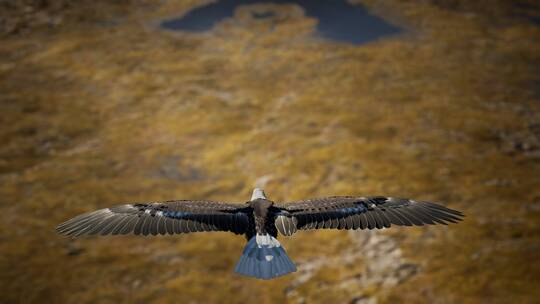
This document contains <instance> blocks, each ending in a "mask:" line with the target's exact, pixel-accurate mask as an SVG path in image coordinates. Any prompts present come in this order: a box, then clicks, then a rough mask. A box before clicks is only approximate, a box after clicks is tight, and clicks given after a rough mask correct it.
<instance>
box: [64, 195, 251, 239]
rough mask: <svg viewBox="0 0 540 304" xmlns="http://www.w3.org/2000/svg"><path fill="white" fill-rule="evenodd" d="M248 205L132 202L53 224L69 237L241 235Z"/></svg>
mask: <svg viewBox="0 0 540 304" xmlns="http://www.w3.org/2000/svg"><path fill="white" fill-rule="evenodd" d="M250 213H251V208H249V207H247V206H246V205H240V204H228V203H222V202H213V201H194V200H178V201H166V202H149V203H132V204H124V205H118V206H114V207H110V208H105V209H100V210H97V211H93V212H88V213H85V214H81V215H79V216H77V217H74V218H72V219H70V220H68V221H66V222H64V223H62V224H60V225H58V227H56V230H57V231H58V232H59V233H62V234H65V235H69V236H81V235H93V234H100V235H107V234H113V235H114V234H129V233H133V234H135V235H140V234H142V235H149V234H151V235H157V234H178V233H189V232H199V231H230V232H233V233H235V234H243V233H245V232H246V230H247V229H248V228H249V224H250Z"/></svg>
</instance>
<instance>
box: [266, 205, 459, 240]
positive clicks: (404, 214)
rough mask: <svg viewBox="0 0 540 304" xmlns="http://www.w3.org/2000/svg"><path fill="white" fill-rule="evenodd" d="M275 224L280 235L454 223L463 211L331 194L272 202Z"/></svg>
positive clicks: (438, 206)
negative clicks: (281, 202) (284, 201)
mask: <svg viewBox="0 0 540 304" xmlns="http://www.w3.org/2000/svg"><path fill="white" fill-rule="evenodd" d="M274 206H275V207H276V208H277V211H276V213H275V214H276V216H275V225H276V228H277V229H278V230H279V232H280V233H281V234H283V235H291V234H293V233H294V232H295V231H296V230H297V229H302V230H307V229H323V228H330V229H366V228H367V229H374V228H378V229H381V228H388V227H390V226H391V225H398V226H413V225H416V226H422V225H424V224H430V225H433V224H443V225H446V224H447V223H457V222H458V221H460V220H462V218H463V216H464V215H463V214H462V213H461V212H459V211H456V210H453V209H449V208H446V207H444V206H441V205H438V204H434V203H429V202H416V201H413V200H409V199H402V198H391V197H381V196H378V197H352V196H333V197H324V198H317V199H310V200H304V201H298V202H292V203H289V204H276V205H274Z"/></svg>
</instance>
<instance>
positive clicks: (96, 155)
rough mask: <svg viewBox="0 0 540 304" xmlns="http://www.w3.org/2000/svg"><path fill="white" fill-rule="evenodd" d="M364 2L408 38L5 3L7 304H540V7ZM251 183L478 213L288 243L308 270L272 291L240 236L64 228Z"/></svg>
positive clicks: (155, 12)
mask: <svg viewBox="0 0 540 304" xmlns="http://www.w3.org/2000/svg"><path fill="white" fill-rule="evenodd" d="M358 2H361V3H363V4H364V5H366V6H367V7H368V8H369V9H370V10H371V11H373V12H376V13H378V14H379V15H380V16H382V17H385V18H388V19H389V20H390V21H391V22H393V23H395V24H399V25H400V26H402V27H405V28H407V32H406V33H405V34H403V35H400V36H397V37H392V38H391V39H383V40H380V41H378V42H375V43H370V44H367V45H364V46H360V47H356V46H350V45H347V44H334V43H331V42H328V41H323V40H319V39H314V36H313V35H312V32H313V29H314V26H315V24H316V20H314V19H312V18H305V17H303V16H302V15H300V16H297V15H294V17H292V18H285V19H283V20H280V21H279V22H278V23H277V24H272V25H270V24H269V22H273V21H272V20H269V21H268V20H263V21H261V20H253V19H252V18H249V14H248V15H246V14H241V12H240V13H239V14H238V15H236V17H235V19H234V20H229V21H226V22H224V23H222V24H220V25H219V26H218V28H217V29H216V30H215V31H214V33H212V34H205V35H194V34H179V33H171V32H166V31H162V30H159V29H157V28H156V24H157V23H158V22H159V20H161V19H160V18H165V17H170V16H172V15H178V14H181V13H182V12H184V11H187V10H188V9H189V8H191V7H193V6H194V5H200V4H201V2H199V1H162V2H160V3H159V5H158V4H156V3H157V2H153V1H147V2H146V1H118V2H115V4H109V2H108V1H81V2H80V3H79V4H77V5H75V4H73V3H71V2H68V1H64V2H62V1H58V2H52V1H17V2H12V1H1V2H0V14H1V16H2V17H1V18H2V22H0V27H1V35H2V38H1V42H0V111H1V112H0V113H1V115H0V125H1V126H2V127H1V129H0V140H1V143H2V144H1V145H0V214H1V221H0V231H1V232H0V240H1V242H0V252H1V255H0V283H1V285H0V286H1V287H0V302H2V303H246V302H248V301H254V302H257V303H281V302H289V303H330V302H331V303H535V302H537V299H538V298H539V297H540V290H539V289H538V286H539V283H540V264H539V263H537V261H538V260H540V222H539V220H540V174H539V173H540V100H539V97H540V91H539V88H538V84H539V83H540V79H539V75H540V73H539V66H540V65H539V64H540V58H539V57H540V29H539V27H538V25H537V23H535V22H537V21H538V17H539V16H540V14H539V12H540V8H539V6H538V5H536V4H535V3H534V2H533V1H531V2H527V1H522V2H518V3H516V2H515V1H478V2H476V1H475V2H474V3H471V2H470V1H457V0H456V1H444V0H438V1H435V0H432V1H429V0H426V1H421V2H417V1H385V2H384V4H381V3H380V2H378V1H370V0H366V1H358ZM279 9H280V10H283V11H284V12H286V11H287V10H289V9H295V8H294V7H293V8H291V7H281V8H279ZM40 16H41V17H40ZM270 29H272V30H270ZM256 182H258V183H265V184H266V185H265V188H266V190H267V193H268V194H269V195H270V198H271V199H274V200H277V201H279V200H285V199H287V200H294V199H301V198H305V197H316V196H324V195H331V194H332V195H344V194H358V195H370V194H382V195H390V196H401V197H412V198H415V199H418V200H432V201H436V202H442V203H444V204H445V205H447V206H450V207H452V208H456V209H459V210H462V211H464V212H465V213H466V214H467V218H466V220H465V221H464V222H462V223H460V224H459V225H452V226H449V227H439V226H437V227H425V228H423V227H422V228H409V229H399V228H395V229H394V228H393V229H391V230H388V231H383V232H365V231H359V232H349V233H348V232H344V231H317V232H302V233H299V234H297V235H295V236H294V237H293V238H291V239H283V240H282V242H283V244H284V246H285V247H286V248H287V251H288V253H289V255H290V256H291V257H292V258H293V260H295V261H296V262H297V263H298V265H299V268H300V271H299V272H298V273H297V274H294V275H290V276H286V277H284V278H280V279H277V280H273V281H270V282H259V281H254V280H252V279H246V278H243V277H239V276H237V275H236V274H234V273H233V271H232V270H233V267H234V264H235V262H236V260H237V259H238V257H239V256H240V253H241V251H242V248H243V246H244V239H243V238H242V237H238V236H232V235H228V234H225V233H208V234H192V235H182V236H177V237H154V238H147V239H145V238H142V237H107V238H86V239H77V240H71V239H68V238H64V237H61V236H59V235H56V234H55V232H54V227H55V225H56V224H58V223H60V222H61V221H63V220H65V219H67V218H69V217H72V216H74V215H76V214H78V213H81V212H85V211H90V210H94V209H97V208H103V207H107V206H110V205H114V204H117V203H122V202H127V201H147V200H165V199H175V198H193V199H198V198H210V199H221V200H230V201H237V202H242V201H244V200H247V199H248V198H249V194H250V189H251V188H252V187H253V185H254V184H255V183H256Z"/></svg>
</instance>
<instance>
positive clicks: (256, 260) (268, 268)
mask: <svg viewBox="0 0 540 304" xmlns="http://www.w3.org/2000/svg"><path fill="white" fill-rule="evenodd" d="M234 271H235V272H237V273H239V274H242V275H245V276H249V277H254V278H257V279H263V280H269V279H272V278H275V277H279V276H282V275H286V274H288V273H291V272H295V271H296V266H295V265H294V263H293V262H292V261H291V259H290V258H289V257H288V256H287V253H286V252H285V250H284V249H283V247H281V244H280V243H279V242H278V240H277V239H276V238H274V237H273V236H271V235H268V234H264V235H261V234H257V235H256V236H254V237H252V238H251V239H250V240H249V242H248V243H247V245H246V247H245V248H244V252H243V253H242V257H240V260H239V261H238V264H236V268H235V269H234Z"/></svg>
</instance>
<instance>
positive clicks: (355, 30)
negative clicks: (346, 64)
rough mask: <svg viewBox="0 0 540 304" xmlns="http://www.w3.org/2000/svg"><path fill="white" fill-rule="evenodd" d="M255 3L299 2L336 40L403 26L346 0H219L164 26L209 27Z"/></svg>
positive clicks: (364, 38)
mask: <svg viewBox="0 0 540 304" xmlns="http://www.w3.org/2000/svg"><path fill="white" fill-rule="evenodd" d="M256 3H276V4H282V3H295V4H298V5H300V6H302V8H303V9H304V10H305V12H306V14H307V15H308V16H310V17H314V18H317V19H318V20H319V23H318V25H317V31H318V33H319V35H321V36H322V37H324V38H327V39H331V40H335V41H340V42H349V43H353V44H361V43H366V42H369V41H373V40H376V39H379V38H381V37H385V36H389V35H393V34H397V33H399V32H401V29H400V28H398V27H396V26H394V25H391V24H389V23H387V22H386V21H385V20H383V19H382V18H379V17H377V16H374V15H371V14H369V13H368V11H367V10H366V9H365V8H364V7H363V6H361V5H352V4H350V3H348V2H347V1H346V0H341V1H339V0H272V1H268V0H266V1H265V0H220V1H218V2H216V3H211V4H208V5H205V6H202V7H198V8H195V9H193V10H191V11H189V12H188V13H187V14H186V15H184V16H182V17H180V18H176V19H170V20H167V21H164V22H163V23H162V24H161V26H162V27H163V28H165V29H169V30H181V31H191V32H202V31H208V30H210V29H212V27H213V26H214V25H215V24H216V23H218V22H220V21H221V20H223V19H225V18H229V17H232V16H233V13H234V10H235V8H236V7H238V6H241V5H245V4H256ZM273 16H274V13H273V12H266V13H256V15H254V16H253V17H254V18H256V19H262V18H270V17H273Z"/></svg>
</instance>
